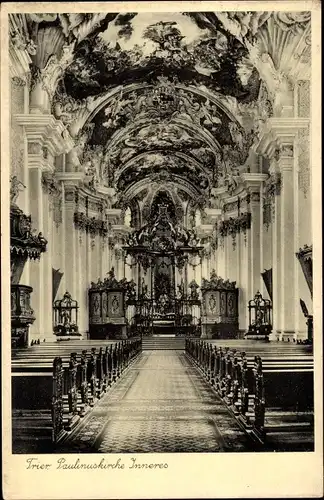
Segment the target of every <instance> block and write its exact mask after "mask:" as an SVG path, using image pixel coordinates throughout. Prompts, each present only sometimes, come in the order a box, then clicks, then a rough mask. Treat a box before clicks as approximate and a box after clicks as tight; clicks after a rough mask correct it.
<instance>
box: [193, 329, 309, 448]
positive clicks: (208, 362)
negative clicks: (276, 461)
mask: <svg viewBox="0 0 324 500" xmlns="http://www.w3.org/2000/svg"><path fill="white" fill-rule="evenodd" d="M185 349H186V353H187V355H188V357H189V358H190V359H191V360H192V362H193V363H194V364H196V366H197V367H198V368H199V370H200V372H201V373H202V374H203V376H204V377H205V378H206V379H207V380H208V382H209V383H210V384H211V386H212V387H213V388H214V389H215V390H216V392H217V393H218V395H219V396H220V397H221V398H222V400H223V402H224V403H225V404H226V405H227V407H228V408H229V409H230V411H231V412H232V414H233V415H234V416H235V417H236V418H237V420H238V421H239V422H240V423H241V424H242V426H244V428H245V430H246V431H247V432H248V433H249V434H251V436H252V437H253V438H254V439H255V440H256V441H257V442H258V443H259V444H260V445H262V447H264V448H267V447H269V448H271V447H273V448H276V449H277V448H278V446H281V445H280V443H281V442H282V446H286V448H287V449H288V448H289V440H288V439H287V440H286V442H285V439H283V437H284V433H285V435H287V436H288V435H290V438H291V440H292V441H293V442H294V443H295V444H294V445H295V446H297V445H296V441H298V435H299V434H300V435H301V434H302V433H306V436H305V439H304V440H303V439H300V441H301V443H304V446H305V447H306V448H307V449H309V448H310V447H312V446H313V444H312V443H313V411H314V400H313V398H314V395H313V389H314V383H313V357H312V355H310V354H308V355H307V356H298V355H297V356H294V355H293V354H291V355H290V356H287V357H285V356H283V355H282V354H280V355H279V356H277V357H275V356H273V354H272V355H270V356H269V353H268V357H266V358H265V359H261V357H260V356H259V355H257V356H253V355H252V353H251V352H250V353H246V352H245V351H243V352H238V351H236V350H235V349H230V348H225V347H217V345H216V344H214V343H213V344H211V343H208V342H206V341H202V340H193V339H187V340H186V346H185ZM298 433H299V434H298ZM301 446H303V444H301Z"/></svg>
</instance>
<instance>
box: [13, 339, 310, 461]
mask: <svg viewBox="0 0 324 500" xmlns="http://www.w3.org/2000/svg"><path fill="white" fill-rule="evenodd" d="M71 349H73V350H74V352H72V353H71ZM54 355H56V356H55V358H54V362H53V356H54ZM12 387H13V452H14V453H146V452H155V453H160V452H164V453H168V452H185V453H188V452H189V453H190V452H210V453H215V452H251V451H311V450H313V448H314V434H313V433H314V430H313V355H312V347H311V346H307V345H296V344H295V345H294V344H291V345H290V344H289V343H280V344H278V343H277V342H269V343H265V342H260V341H259V342H256V341H247V340H241V341H239V340H223V341H222V340H219V341H202V340H199V339H193V338H186V339H185V338H179V337H173V336H168V337H166V336H156V337H151V338H146V339H140V338H137V339H131V340H127V341H123V342H118V341H116V342H108V343H105V344H103V343H102V342H100V341H85V340H83V341H82V340H81V341H79V342H77V341H75V342H65V343H64V342H62V343H61V344H58V343H56V344H54V343H53V344H46V345H45V344H43V345H36V346H33V347H31V348H29V349H28V350H25V351H21V350H19V349H18V350H16V351H13V359H12Z"/></svg>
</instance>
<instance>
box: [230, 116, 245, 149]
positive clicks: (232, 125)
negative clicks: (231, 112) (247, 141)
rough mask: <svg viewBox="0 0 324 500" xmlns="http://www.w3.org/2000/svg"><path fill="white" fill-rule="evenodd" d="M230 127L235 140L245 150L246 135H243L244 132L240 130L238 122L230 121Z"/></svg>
mask: <svg viewBox="0 0 324 500" xmlns="http://www.w3.org/2000/svg"><path fill="white" fill-rule="evenodd" d="M228 128H229V130H230V133H231V136H232V140H233V142H234V143H236V144H237V145H238V147H239V148H240V149H241V150H243V149H244V137H243V134H242V132H241V131H240V129H239V126H238V125H237V123H235V122H229V124H228Z"/></svg>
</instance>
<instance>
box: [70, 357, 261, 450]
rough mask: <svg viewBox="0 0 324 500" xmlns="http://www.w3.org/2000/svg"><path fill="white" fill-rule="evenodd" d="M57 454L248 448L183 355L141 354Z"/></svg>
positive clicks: (211, 391)
mask: <svg viewBox="0 0 324 500" xmlns="http://www.w3.org/2000/svg"><path fill="white" fill-rule="evenodd" d="M61 451H62V452H64V453H76V452H84V453H94V452H102V453H145V452H149V453H158V452H164V453H168V452H169V453H174V452H183V453H188V452H224V451H229V452H231V451H232V452H237V451H251V444H250V440H249V438H248V436H247V435H246V434H245V433H244V432H243V431H242V430H241V429H240V427H239V426H238V424H237V422H236V420H235V419H234V418H233V417H232V416H231V415H230V413H229V412H228V410H227V409H226V408H225V407H224V405H223V404H222V402H221V401H220V399H219V398H218V396H217V395H216V394H215V393H214V392H213V390H212V389H211V388H210V387H209V385H208V384H207V383H206V382H205V380H204V379H203V377H202V376H201V374H200V373H199V371H198V370H197V368H196V367H194V366H193V365H192V363H191V362H190V361H189V360H188V358H187V357H186V355H185V353H184V352H182V351H146V352H143V353H141V355H140V357H139V359H138V360H137V361H136V362H135V363H134V364H133V365H132V366H131V367H130V368H129V369H128V372H127V373H125V374H124V375H123V377H122V379H121V380H119V381H118V382H117V384H116V385H115V386H114V387H113V388H112V389H111V390H110V391H109V392H108V393H107V394H106V395H105V396H104V397H103V398H102V399H101V400H100V401H99V402H98V403H97V405H96V406H95V408H94V409H93V410H92V411H91V413H90V414H89V415H88V416H86V417H85V418H84V420H83V421H82V423H81V424H80V425H79V426H78V427H77V428H76V429H75V430H74V432H73V433H72V434H71V435H70V437H69V439H68V441H66V442H65V443H64V446H63V447H62V448H61Z"/></svg>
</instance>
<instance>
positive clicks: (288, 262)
mask: <svg viewBox="0 0 324 500" xmlns="http://www.w3.org/2000/svg"><path fill="white" fill-rule="evenodd" d="M286 141H287V142H286ZM293 151H294V149H293V144H292V143H291V140H289V138H283V139H282V142H281V149H280V158H279V162H278V164H279V168H280V172H281V181H282V190H281V196H280V209H281V213H280V235H281V247H280V275H281V280H280V281H281V284H280V288H281V308H280V316H281V321H280V323H281V335H282V339H283V340H285V338H287V337H288V338H289V337H290V338H291V337H293V336H294V334H295V302H296V300H297V297H295V258H294V257H295V249H294V241H295V234H294V179H293V164H294V158H293Z"/></svg>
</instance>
